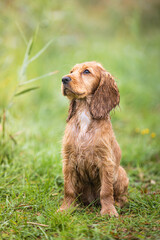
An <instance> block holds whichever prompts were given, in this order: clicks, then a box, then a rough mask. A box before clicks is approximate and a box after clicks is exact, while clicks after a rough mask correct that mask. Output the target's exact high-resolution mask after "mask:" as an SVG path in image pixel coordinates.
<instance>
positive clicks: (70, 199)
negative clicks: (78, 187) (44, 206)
mask: <svg viewBox="0 0 160 240" xmlns="http://www.w3.org/2000/svg"><path fill="white" fill-rule="evenodd" d="M63 172H64V200H63V203H62V205H61V207H60V209H59V210H58V211H64V210H67V209H68V208H70V207H71V206H74V203H75V200H76V194H75V187H74V179H73V177H74V174H73V173H72V172H70V171H68V170H67V169H64V171H63Z"/></svg>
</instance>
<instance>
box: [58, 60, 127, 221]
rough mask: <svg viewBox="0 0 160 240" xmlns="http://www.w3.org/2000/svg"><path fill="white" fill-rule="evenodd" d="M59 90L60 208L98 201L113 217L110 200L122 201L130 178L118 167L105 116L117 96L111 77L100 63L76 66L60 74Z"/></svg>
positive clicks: (117, 151) (103, 211)
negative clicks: (64, 110)
mask: <svg viewBox="0 0 160 240" xmlns="http://www.w3.org/2000/svg"><path fill="white" fill-rule="evenodd" d="M61 88H62V94H63V95H64V96H66V97H67V98H68V99H69V100H70V107H69V112H68V118H67V125H66V129H65V134H64V138H63V144H62V157H63V174H64V200H63V203H62V205H61V207H60V209H59V211H64V210H67V209H68V208H70V207H71V206H75V204H76V202H77V201H80V202H81V203H83V204H90V203H92V202H93V203H94V202H95V203H99V204H101V215H104V214H108V215H109V216H116V217H117V216H118V213H117V210H116V208H115V202H116V203H117V205H118V206H119V207H123V206H124V204H125V203H126V202H127V190H128V183H129V179H128V177H127V174H126V172H125V170H124V169H123V168H122V167H121V166H120V159H121V150H120V147H119V145H118V143H117V141H116V138H115V135H114V132H113V129H112V124H111V120H110V111H111V110H112V109H113V108H115V107H116V106H117V105H119V102H120V94H119V90H118V87H117V84H116V82H115V80H114V78H113V77H112V75H111V74H110V73H109V72H107V71H106V70H105V69H104V68H103V67H102V65H101V64H100V63H97V62H85V63H81V64H76V65H75V66H74V67H73V69H72V70H71V71H70V73H69V74H68V75H66V76H64V77H63V78H62V87H61Z"/></svg>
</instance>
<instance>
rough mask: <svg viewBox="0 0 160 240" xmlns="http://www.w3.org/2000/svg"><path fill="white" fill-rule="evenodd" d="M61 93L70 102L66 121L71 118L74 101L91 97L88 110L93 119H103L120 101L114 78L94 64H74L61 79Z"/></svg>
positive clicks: (97, 64)
mask: <svg viewBox="0 0 160 240" xmlns="http://www.w3.org/2000/svg"><path fill="white" fill-rule="evenodd" d="M62 93H63V95H64V96H67V97H68V98H69V99H70V100H71V105H70V111H69V112H70V114H69V118H68V119H70V118H71V117H72V116H73V112H74V111H75V100H76V99H82V98H86V97H87V96H91V101H90V106H89V108H90V113H91V115H92V117H93V118H94V119H105V118H106V117H107V115H108V113H109V112H110V111H111V110H112V109H113V108H115V107H116V106H117V105H118V104H119V101H120V95H119V91H118V87H117V84H116V82H115V81H114V78H113V77H112V76H111V74H110V73H108V72H107V71H106V70H105V69H104V68H103V67H102V66H101V64H99V63H96V62H85V63H81V64H76V65H75V66H74V67H73V68H72V70H71V71H70V73H69V74H68V75H66V76H64V77H63V78H62ZM73 108H74V109H73Z"/></svg>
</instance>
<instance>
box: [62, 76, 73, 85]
mask: <svg viewBox="0 0 160 240" xmlns="http://www.w3.org/2000/svg"><path fill="white" fill-rule="evenodd" d="M70 81H71V78H70V77H67V76H66V77H63V78H62V82H63V84H67V83H68V82H70Z"/></svg>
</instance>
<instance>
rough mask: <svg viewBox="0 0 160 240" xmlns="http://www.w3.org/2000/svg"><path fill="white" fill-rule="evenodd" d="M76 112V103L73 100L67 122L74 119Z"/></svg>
mask: <svg viewBox="0 0 160 240" xmlns="http://www.w3.org/2000/svg"><path fill="white" fill-rule="evenodd" d="M75 112H76V101H75V100H72V101H71V102H70V106H69V110H68V118H67V122H69V120H70V119H71V118H72V117H73V115H74V114H75Z"/></svg>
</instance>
